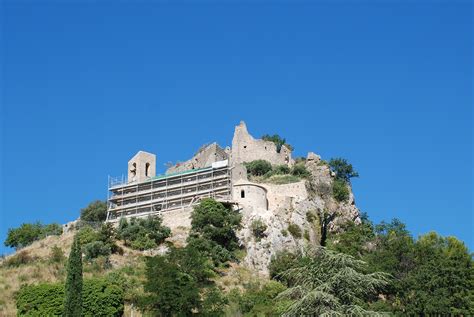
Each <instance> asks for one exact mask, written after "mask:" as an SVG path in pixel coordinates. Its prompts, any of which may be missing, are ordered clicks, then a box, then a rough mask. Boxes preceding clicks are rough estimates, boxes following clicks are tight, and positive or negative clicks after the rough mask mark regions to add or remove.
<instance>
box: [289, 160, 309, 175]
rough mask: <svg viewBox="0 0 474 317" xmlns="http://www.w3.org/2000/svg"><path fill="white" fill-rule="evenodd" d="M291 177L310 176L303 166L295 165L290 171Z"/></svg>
mask: <svg viewBox="0 0 474 317" xmlns="http://www.w3.org/2000/svg"><path fill="white" fill-rule="evenodd" d="M291 175H294V176H298V177H301V178H306V177H309V176H311V173H310V172H309V171H308V170H307V169H306V166H304V164H301V163H300V164H295V165H294V166H293V168H292V169H291Z"/></svg>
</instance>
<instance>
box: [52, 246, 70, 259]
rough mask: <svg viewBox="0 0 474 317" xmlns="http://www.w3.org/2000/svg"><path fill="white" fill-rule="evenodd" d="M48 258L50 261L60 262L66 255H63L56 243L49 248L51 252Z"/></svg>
mask: <svg viewBox="0 0 474 317" xmlns="http://www.w3.org/2000/svg"><path fill="white" fill-rule="evenodd" d="M49 260H50V261H51V262H52V263H62V262H64V260H66V257H65V256H64V252H63V250H62V249H61V248H60V247H58V246H57V245H55V246H53V247H52V248H51V253H50V255H49Z"/></svg>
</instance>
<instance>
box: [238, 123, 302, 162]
mask: <svg viewBox="0 0 474 317" xmlns="http://www.w3.org/2000/svg"><path fill="white" fill-rule="evenodd" d="M262 159H263V160H266V161H269V162H270V163H271V164H273V165H283V164H286V165H288V166H291V165H292V164H293V160H292V158H291V151H290V150H289V149H288V148H287V147H286V146H285V145H283V146H282V147H281V150H280V153H278V152H277V149H276V145H275V143H273V142H271V141H265V140H262V139H254V138H253V137H252V136H251V135H250V134H249V133H248V131H247V126H246V125H245V122H243V121H241V122H240V124H239V125H238V126H236V127H235V132H234V138H233V139H232V149H231V161H232V164H233V165H235V164H239V163H244V162H251V161H254V160H262Z"/></svg>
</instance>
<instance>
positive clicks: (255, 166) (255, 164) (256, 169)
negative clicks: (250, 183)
mask: <svg viewBox="0 0 474 317" xmlns="http://www.w3.org/2000/svg"><path fill="white" fill-rule="evenodd" d="M245 167H246V168H247V172H248V173H249V174H250V175H253V176H263V175H265V174H267V173H268V172H270V171H271V170H272V164H270V162H268V161H265V160H255V161H252V162H249V163H245Z"/></svg>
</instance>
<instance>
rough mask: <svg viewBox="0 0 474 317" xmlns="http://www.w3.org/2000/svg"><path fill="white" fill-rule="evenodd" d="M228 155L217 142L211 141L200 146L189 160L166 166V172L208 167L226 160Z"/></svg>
mask: <svg viewBox="0 0 474 317" xmlns="http://www.w3.org/2000/svg"><path fill="white" fill-rule="evenodd" d="M228 157H229V156H228V154H227V153H226V151H225V150H224V149H223V148H221V147H220V146H219V145H218V144H217V143H212V144H209V145H206V146H203V147H201V149H199V150H198V152H197V153H196V154H195V155H194V156H193V157H192V158H191V159H190V160H187V161H186V162H182V163H178V164H176V165H174V166H171V167H170V168H168V170H167V171H166V174H172V173H177V172H183V171H187V170H192V169H196V168H203V167H208V166H211V165H212V163H214V162H218V161H224V160H227V159H228Z"/></svg>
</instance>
